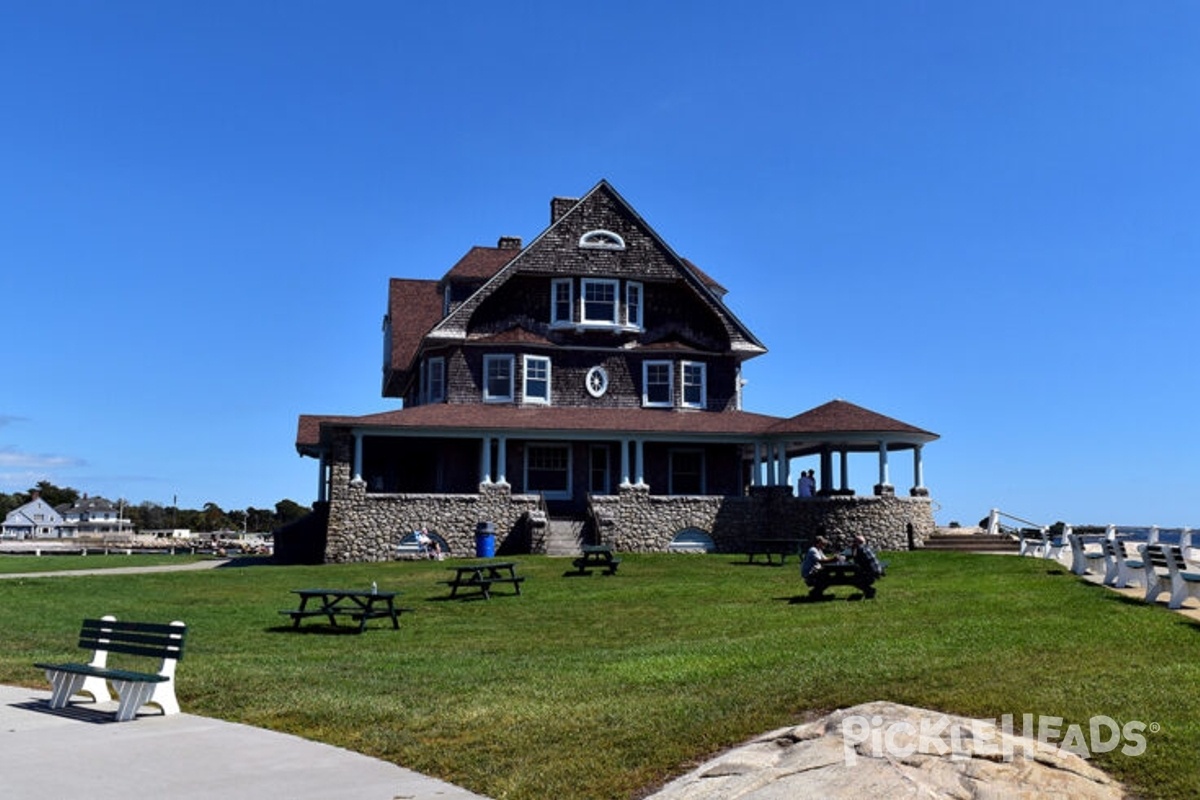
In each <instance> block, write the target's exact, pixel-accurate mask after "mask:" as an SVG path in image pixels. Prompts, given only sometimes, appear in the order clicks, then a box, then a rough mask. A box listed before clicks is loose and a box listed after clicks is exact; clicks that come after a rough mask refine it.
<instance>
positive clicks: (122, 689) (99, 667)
mask: <svg viewBox="0 0 1200 800" xmlns="http://www.w3.org/2000/svg"><path fill="white" fill-rule="evenodd" d="M186 633H187V626H186V625H184V624H183V623H182V622H179V621H175V622H171V623H169V624H162V623H157V622H123V621H118V620H117V619H116V617H113V616H106V617H102V618H101V619H85V620H84V621H83V625H82V627H81V629H80V632H79V646H80V647H82V648H84V649H85V650H91V651H92V659H91V661H89V662H88V663H86V664H82V663H78V662H66V663H61V664H52V663H35V664H34V666H35V667H37V668H39V669H44V670H45V671H46V678H47V679H49V681H50V687H51V692H50V708H54V709H58V708H63V707H65V706H66V705H67V703H69V702H70V700H71V697H72V696H73V695H76V694H89V695H91V697H92V700H93V701H95V702H100V701H101V700H111V699H112V695H111V694H110V693H109V689H108V687H109V685H110V684H111V686H112V688H113V691H115V692H116V694H117V700H118V705H117V713H116V717H117V722H128V721H129V720H131V719H133V718H134V717H135V716H137V712H138V709H140V708H141V707H142V706H144V705H147V704H153V705H156V706H158V707H159V708H160V709H161V710H162V713H163V714H164V715H167V714H178V713H179V701H178V700H177V699H176V698H175V667H176V664H177V663H178V661H179V659H181V658H183V640H184V635H185V634H186ZM109 653H122V654H124V655H129V656H139V657H142V658H148V659H155V660H158V662H159V664H158V668H157V670H156V671H154V672H141V671H137V670H130V669H113V668H110V667H109V666H108V654H109Z"/></svg>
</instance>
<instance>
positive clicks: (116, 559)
mask: <svg viewBox="0 0 1200 800" xmlns="http://www.w3.org/2000/svg"><path fill="white" fill-rule="evenodd" d="M209 558H211V556H198V555H191V554H188V555H169V554H167V553H149V554H145V555H142V554H137V555H129V556H127V555H124V554H112V555H105V554H103V553H96V554H93V555H87V556H80V555H43V556H35V555H20V556H10V555H0V575H13V574H21V573H25V572H58V571H60V570H72V569H111V568H112V567H155V566H159V565H163V564H187V563H189V562H192V561H203V560H205V559H209Z"/></svg>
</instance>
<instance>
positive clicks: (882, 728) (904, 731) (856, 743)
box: [842, 714, 1159, 766]
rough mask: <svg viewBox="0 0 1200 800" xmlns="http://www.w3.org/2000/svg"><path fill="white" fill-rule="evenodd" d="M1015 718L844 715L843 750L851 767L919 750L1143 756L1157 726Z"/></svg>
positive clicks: (959, 754) (1098, 719)
mask: <svg viewBox="0 0 1200 800" xmlns="http://www.w3.org/2000/svg"><path fill="white" fill-rule="evenodd" d="M1013 722H1014V715H1012V714H1004V715H1003V716H1001V717H1000V721H999V723H997V722H996V721H995V720H986V719H973V720H965V721H964V720H962V719H961V718H954V717H949V716H946V715H944V714H943V715H941V716H940V717H924V718H922V719H921V720H920V722H919V723H913V722H910V721H908V720H898V721H897V720H888V721H885V720H884V718H883V717H881V716H878V715H876V716H872V717H866V716H861V715H852V716H848V717H846V718H845V719H843V720H842V752H843V754H844V756H845V759H846V765H847V766H854V765H855V764H856V763H857V761H858V758H859V756H860V755H863V756H871V757H874V758H883V757H885V756H890V757H893V758H905V757H907V756H911V755H914V754H917V753H920V754H924V755H936V756H947V755H948V756H950V758H951V759H968V758H972V757H984V758H993V759H995V758H999V759H1001V760H1003V761H1005V762H1010V761H1012V760H1013V758H1014V756H1015V755H1016V754H1017V753H1021V754H1022V755H1024V756H1025V757H1026V758H1033V757H1035V756H1036V754H1037V753H1038V752H1039V751H1049V750H1055V749H1062V750H1067V751H1069V752H1072V753H1075V754H1077V755H1080V756H1083V757H1084V758H1088V757H1089V756H1091V755H1093V754H1095V753H1109V752H1112V751H1114V750H1117V749H1119V750H1120V752H1121V753H1122V754H1124V755H1127V756H1140V755H1141V754H1142V753H1144V752H1146V733H1147V732H1150V733H1156V732H1157V731H1158V729H1159V726H1158V725H1157V723H1151V724H1149V725H1147V724H1146V723H1145V722H1141V721H1139V720H1130V721H1129V722H1126V723H1124V724H1120V723H1118V722H1117V721H1116V720H1115V719H1113V718H1112V717H1109V716H1105V715H1102V714H1101V715H1097V716H1094V717H1092V718H1091V719H1089V720H1088V721H1087V724H1086V725H1083V724H1079V723H1071V724H1069V725H1067V724H1065V723H1066V720H1064V719H1063V718H1062V717H1053V716H1047V715H1044V714H1042V715H1036V716H1035V715H1034V714H1022V715H1021V725H1020V727H1019V728H1016V727H1014V724H1013Z"/></svg>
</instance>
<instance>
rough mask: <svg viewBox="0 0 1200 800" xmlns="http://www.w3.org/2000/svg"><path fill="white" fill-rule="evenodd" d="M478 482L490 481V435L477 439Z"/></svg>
mask: <svg viewBox="0 0 1200 800" xmlns="http://www.w3.org/2000/svg"><path fill="white" fill-rule="evenodd" d="M479 482H480V483H491V482H492V437H490V436H484V437H483V438H482V439H480V441H479Z"/></svg>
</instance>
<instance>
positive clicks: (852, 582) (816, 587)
mask: <svg viewBox="0 0 1200 800" xmlns="http://www.w3.org/2000/svg"><path fill="white" fill-rule="evenodd" d="M806 583H808V586H809V590H808V596H809V598H811V599H816V598H818V597H820V596H821V594H822V593H823V592H824V591H825V590H826V589H828V588H829V587H830V586H854V587H857V588H858V589H859V590H861V591H862V593H863V595H864V596H865V597H874V596H875V586H874V585H873V584H874V583H875V576H874V575H871V574H869V573H867V572H863V571H862V570H860V569H859V568H858V565H857V564H855V563H854V562H852V561H838V562H834V563H830V564H822V565H821V568H820V569H819V570H817V571H816V572H814V573H812V574H811V575H809V576H808V578H807V579H806Z"/></svg>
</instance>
